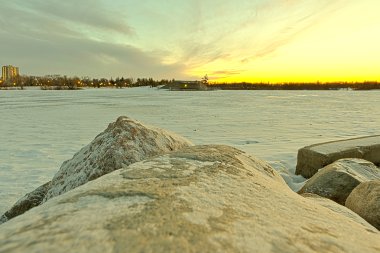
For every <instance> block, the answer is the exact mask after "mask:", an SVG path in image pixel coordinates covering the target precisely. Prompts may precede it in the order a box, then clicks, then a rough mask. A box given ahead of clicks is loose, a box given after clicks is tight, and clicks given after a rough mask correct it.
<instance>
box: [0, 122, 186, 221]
mask: <svg viewBox="0 0 380 253" xmlns="http://www.w3.org/2000/svg"><path fill="white" fill-rule="evenodd" d="M189 145H192V144H191V142H190V141H188V140H186V139H185V138H183V137H181V136H178V135H176V134H174V133H171V132H169V131H166V130H163V129H159V128H156V127H152V126H147V125H144V124H142V123H140V122H138V121H135V120H132V119H130V118H128V117H119V118H118V119H117V120H116V122H113V123H111V124H109V126H108V128H107V129H106V130H104V131H103V132H102V133H100V134H99V135H98V136H96V138H95V139H94V140H93V141H92V142H91V143H90V144H88V145H87V146H85V147H83V148H82V149H81V150H80V151H79V152H77V153H76V154H75V155H74V156H73V158H72V159H70V160H67V161H65V162H64V163H63V164H62V166H61V168H60V169H59V171H58V172H57V173H56V174H55V176H54V178H53V179H52V181H51V183H50V182H49V184H45V185H43V186H41V187H39V188H37V189H36V190H34V191H33V192H32V193H28V194H27V195H25V196H24V197H23V198H22V199H20V200H19V201H18V202H17V203H16V204H15V205H14V206H13V207H12V208H11V209H10V210H9V211H7V212H6V213H5V214H4V215H3V216H2V218H1V219H0V224H1V223H2V222H5V221H6V220H8V219H10V218H13V217H15V216H17V215H20V214H22V213H24V212H25V211H27V210H29V209H30V208H33V207H34V206H37V205H39V204H40V203H41V202H42V201H46V200H48V199H50V198H52V197H54V196H58V195H60V194H62V193H65V192H67V191H69V190H71V189H74V188H76V187H78V186H80V185H82V184H85V183H87V182H88V181H91V180H94V179H96V178H98V177H100V176H103V175H105V174H107V173H110V172H112V171H114V170H115V169H120V168H122V167H123V166H127V165H129V164H132V163H135V162H138V161H142V160H144V159H147V158H149V157H152V156H156V155H160V154H164V153H168V152H171V151H174V150H178V149H181V148H183V147H186V146H189ZM37 196H38V199H37Z"/></svg>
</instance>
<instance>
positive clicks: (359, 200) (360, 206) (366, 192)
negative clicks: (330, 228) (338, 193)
mask: <svg viewBox="0 0 380 253" xmlns="http://www.w3.org/2000/svg"><path fill="white" fill-rule="evenodd" d="M346 207H348V208H349V209H351V210H352V211H354V212H355V213H357V214H359V215H360V216H361V217H363V218H364V219H365V220H366V221H368V222H369V223H371V224H372V225H373V226H374V227H376V228H377V229H379V230H380V180H373V181H369V182H364V183H361V184H360V185H359V186H358V187H356V188H355V189H354V190H353V191H352V192H351V194H350V195H349V196H348V198H347V200H346Z"/></svg>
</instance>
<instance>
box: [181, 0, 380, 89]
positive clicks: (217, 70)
mask: <svg viewBox="0 0 380 253" xmlns="http://www.w3.org/2000/svg"><path fill="white" fill-rule="evenodd" d="M378 9H380V2H378V1H371V0H368V1H364V2H356V3H355V2H353V3H352V2H351V5H350V6H348V7H347V8H344V9H342V10H338V11H337V12H336V13H334V15H332V16H330V17H329V18H326V19H323V20H319V22H318V23H317V24H315V25H313V26H312V27H310V28H309V29H306V30H305V31H302V32H301V33H300V34H297V36H296V37H295V38H294V39H292V40H291V41H289V42H287V43H284V45H282V46H280V47H279V48H277V49H276V50H274V51H273V52H270V53H268V54H266V55H264V56H262V57H261V56H259V57H254V58H251V59H248V60H247V61H242V60H241V57H234V54H236V55H241V52H236V49H235V51H232V52H231V54H230V55H228V56H226V57H224V58H218V59H216V60H214V61H211V62H209V63H207V64H204V65H201V66H198V67H195V68H192V69H189V70H188V74H189V75H193V76H203V75H205V74H208V76H209V78H210V80H211V81H212V82H216V83H221V82H227V83H231V82H264V83H266V82H270V83H282V82H317V81H319V82H322V83H323V82H363V81H380V46H379V45H380V32H379V28H380V16H379V15H378V13H377V10H378Z"/></svg>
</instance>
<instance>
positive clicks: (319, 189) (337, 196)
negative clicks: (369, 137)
mask: <svg viewBox="0 0 380 253" xmlns="http://www.w3.org/2000/svg"><path fill="white" fill-rule="evenodd" d="M373 179H380V169H379V168H377V167H376V166H375V165H374V164H373V163H371V162H369V161H366V160H362V159H356V158H347V159H341V160H338V161H336V162H334V163H332V164H330V165H327V166H326V167H324V168H322V169H320V170H319V171H318V172H317V173H316V174H315V175H314V176H313V177H312V178H310V179H309V180H308V181H307V182H306V184H305V185H304V186H303V187H302V188H301V190H299V192H298V193H300V194H302V193H315V194H317V195H319V196H322V197H325V198H328V199H331V200H334V201H336V202H337V203H339V204H341V205H344V203H345V202H346V199H347V197H348V195H349V194H350V193H351V191H352V190H353V189H354V188H355V187H356V186H358V185H359V184H360V183H362V182H366V181H369V180H373Z"/></svg>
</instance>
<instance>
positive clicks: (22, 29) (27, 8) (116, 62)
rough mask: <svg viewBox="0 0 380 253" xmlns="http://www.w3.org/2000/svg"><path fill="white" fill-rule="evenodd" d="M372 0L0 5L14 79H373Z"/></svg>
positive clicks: (6, 59)
mask: <svg viewBox="0 0 380 253" xmlns="http://www.w3.org/2000/svg"><path fill="white" fill-rule="evenodd" d="M379 10H380V1H379V0H234V1H231V0H113V1H109V0H65V1H62V0H48V1H47V0H12V1H6V0H0V41H1V46H0V64H1V65H9V64H10V65H15V66H18V67H19V68H20V72H21V74H26V75H47V74H61V75H68V76H79V77H82V76H89V77H93V78H99V77H106V78H111V77H112V78H116V77H121V76H123V77H133V78H137V77H152V78H154V79H173V78H174V79H183V80H185V79H186V80H200V79H201V78H202V77H203V76H204V75H206V74H207V75H208V77H209V79H210V80H211V81H214V82H236V81H246V82H300V81H305V82H315V81H320V82H328V81H330V82H331V81H365V80H377V81H380V15H379V14H378V11H379Z"/></svg>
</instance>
